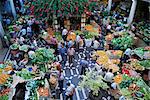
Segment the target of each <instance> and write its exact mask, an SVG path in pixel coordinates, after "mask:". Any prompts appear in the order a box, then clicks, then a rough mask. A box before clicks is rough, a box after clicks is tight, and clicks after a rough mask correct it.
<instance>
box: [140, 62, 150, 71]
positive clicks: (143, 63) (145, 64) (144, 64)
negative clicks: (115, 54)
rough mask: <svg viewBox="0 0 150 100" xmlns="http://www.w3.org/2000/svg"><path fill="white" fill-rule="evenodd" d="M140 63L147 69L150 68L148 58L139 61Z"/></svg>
mask: <svg viewBox="0 0 150 100" xmlns="http://www.w3.org/2000/svg"><path fill="white" fill-rule="evenodd" d="M139 63H140V65H141V66H143V67H145V68H147V69H149V68H150V60H143V61H139Z"/></svg>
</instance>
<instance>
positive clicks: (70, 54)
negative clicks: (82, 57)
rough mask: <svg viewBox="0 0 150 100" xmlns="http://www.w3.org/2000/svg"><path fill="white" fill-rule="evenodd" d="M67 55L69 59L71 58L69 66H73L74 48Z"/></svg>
mask: <svg viewBox="0 0 150 100" xmlns="http://www.w3.org/2000/svg"><path fill="white" fill-rule="evenodd" d="M67 53H68V57H69V64H72V63H73V57H74V54H75V50H74V48H72V47H70V48H69V49H68V51H67Z"/></svg>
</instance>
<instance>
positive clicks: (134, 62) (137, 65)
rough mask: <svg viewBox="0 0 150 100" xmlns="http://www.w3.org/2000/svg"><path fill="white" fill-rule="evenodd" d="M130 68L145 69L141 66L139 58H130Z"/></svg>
mask: <svg viewBox="0 0 150 100" xmlns="http://www.w3.org/2000/svg"><path fill="white" fill-rule="evenodd" d="M130 61H131V62H130V68H131V69H133V70H144V67H143V66H141V64H140V62H139V61H138V60H137V59H130Z"/></svg>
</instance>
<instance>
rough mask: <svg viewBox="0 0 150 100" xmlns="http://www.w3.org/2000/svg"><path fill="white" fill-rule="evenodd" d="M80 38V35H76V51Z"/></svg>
mask: <svg viewBox="0 0 150 100" xmlns="http://www.w3.org/2000/svg"><path fill="white" fill-rule="evenodd" d="M80 40H81V37H80V35H77V36H76V51H78V50H79V44H80Z"/></svg>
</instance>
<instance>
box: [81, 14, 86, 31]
mask: <svg viewBox="0 0 150 100" xmlns="http://www.w3.org/2000/svg"><path fill="white" fill-rule="evenodd" d="M85 22H86V14H82V16H81V30H84V27H85Z"/></svg>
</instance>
